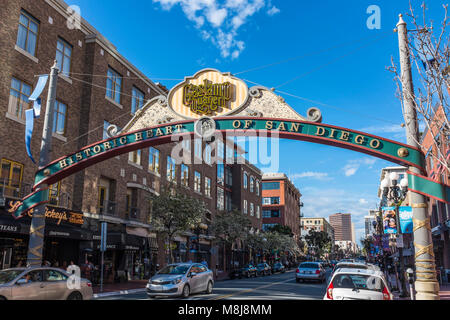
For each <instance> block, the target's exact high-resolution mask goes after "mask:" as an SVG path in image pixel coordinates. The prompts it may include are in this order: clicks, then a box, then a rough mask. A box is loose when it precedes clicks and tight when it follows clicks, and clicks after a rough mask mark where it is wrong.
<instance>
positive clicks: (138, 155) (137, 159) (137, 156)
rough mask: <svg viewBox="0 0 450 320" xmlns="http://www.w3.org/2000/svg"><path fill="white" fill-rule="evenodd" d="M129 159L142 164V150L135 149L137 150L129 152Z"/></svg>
mask: <svg viewBox="0 0 450 320" xmlns="http://www.w3.org/2000/svg"><path fill="white" fill-rule="evenodd" d="M128 161H129V162H132V163H135V164H137V165H139V166H140V165H141V150H135V151H132V152H130V153H128Z"/></svg>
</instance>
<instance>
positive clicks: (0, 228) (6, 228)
mask: <svg viewBox="0 0 450 320" xmlns="http://www.w3.org/2000/svg"><path fill="white" fill-rule="evenodd" d="M0 232H19V226H17V225H10V224H0Z"/></svg>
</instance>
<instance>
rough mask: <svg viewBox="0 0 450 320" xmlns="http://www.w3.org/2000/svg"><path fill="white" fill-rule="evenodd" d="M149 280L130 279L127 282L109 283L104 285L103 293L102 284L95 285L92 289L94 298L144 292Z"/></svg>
mask: <svg viewBox="0 0 450 320" xmlns="http://www.w3.org/2000/svg"><path fill="white" fill-rule="evenodd" d="M147 282H148V280H130V281H128V282H125V283H107V284H104V285H103V292H102V293H100V285H97V286H95V287H93V288H92V290H93V292H94V298H99V297H107V296H113V295H122V294H130V293H137V292H144V291H145V286H146V285H147Z"/></svg>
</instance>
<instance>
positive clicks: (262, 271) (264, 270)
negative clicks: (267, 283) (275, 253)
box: [256, 262, 272, 276]
mask: <svg viewBox="0 0 450 320" xmlns="http://www.w3.org/2000/svg"><path fill="white" fill-rule="evenodd" d="M256 269H258V275H262V276H265V275H271V274H272V268H271V267H270V266H269V265H268V264H267V263H265V262H264V263H259V264H258V265H257V266H256Z"/></svg>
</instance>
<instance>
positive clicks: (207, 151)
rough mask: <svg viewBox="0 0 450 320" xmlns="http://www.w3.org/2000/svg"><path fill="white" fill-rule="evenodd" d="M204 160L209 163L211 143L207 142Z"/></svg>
mask: <svg viewBox="0 0 450 320" xmlns="http://www.w3.org/2000/svg"><path fill="white" fill-rule="evenodd" d="M204 159H205V162H206V163H207V164H209V165H211V145H209V144H207V145H206V147H205V157H204Z"/></svg>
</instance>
